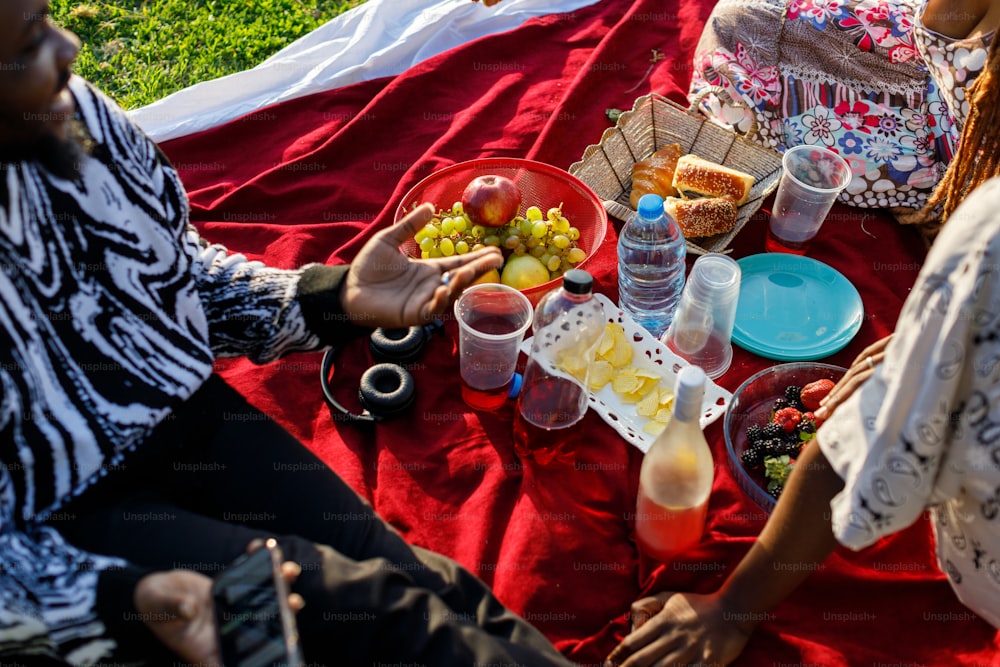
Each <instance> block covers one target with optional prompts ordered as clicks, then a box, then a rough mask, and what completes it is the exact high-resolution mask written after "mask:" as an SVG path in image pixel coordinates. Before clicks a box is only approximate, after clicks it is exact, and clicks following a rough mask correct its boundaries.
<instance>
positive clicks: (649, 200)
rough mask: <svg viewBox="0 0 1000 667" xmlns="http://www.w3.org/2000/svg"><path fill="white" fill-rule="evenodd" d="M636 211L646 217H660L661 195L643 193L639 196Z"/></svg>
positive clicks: (661, 212)
mask: <svg viewBox="0 0 1000 667" xmlns="http://www.w3.org/2000/svg"><path fill="white" fill-rule="evenodd" d="M636 213H638V214H639V215H641V216H642V217H644V218H647V219H649V218H653V219H655V218H658V217H660V216H661V215H663V197H661V196H660V195H654V194H648V195H643V196H642V197H640V198H639V206H637V207H636Z"/></svg>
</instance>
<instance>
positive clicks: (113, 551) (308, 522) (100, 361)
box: [0, 0, 569, 666]
mask: <svg viewBox="0 0 1000 667" xmlns="http://www.w3.org/2000/svg"><path fill="white" fill-rule="evenodd" d="M78 49H79V43H78V41H77V40H76V38H75V37H74V36H73V35H70V34H68V33H66V32H65V31H63V30H60V29H59V28H57V27H55V26H53V25H52V24H51V23H50V21H49V20H48V3H47V0H0V266H2V271H0V464H2V465H0V663H2V664H11V663H17V664H29V663H30V664H42V663H45V664H66V663H69V664H74V665H90V664H96V663H102V664H107V663H108V662H111V661H114V662H115V663H117V664H129V663H134V664H176V661H177V657H178V655H179V656H180V657H182V658H183V659H185V660H187V661H189V662H193V663H196V664H212V663H215V664H218V645H217V640H216V636H215V628H214V620H213V618H212V608H211V599H210V595H209V593H210V586H211V579H210V578H209V577H208V576H206V575H205V574H201V573H199V572H197V571H195V569H194V568H192V569H183V568H177V565H176V564H178V563H198V564H201V566H202V571H211V572H215V571H217V570H218V569H220V568H222V567H225V565H226V564H227V563H229V562H231V561H232V560H233V559H234V558H235V557H237V556H238V555H239V554H241V553H243V552H244V551H245V550H246V548H247V545H248V544H249V543H250V542H251V541H252V540H254V539H257V538H265V537H269V536H278V540H279V543H280V544H281V546H282V547H283V550H284V552H285V554H286V555H287V556H288V557H289V558H290V559H291V560H293V561H295V562H297V563H299V564H300V565H301V573H300V574H299V576H298V577H297V578H296V580H295V583H294V588H293V590H294V591H295V592H296V594H297V595H301V597H302V598H303V599H305V600H306V601H307V603H308V604H307V605H306V606H305V608H304V609H302V610H300V611H299V613H298V624H299V629H300V632H301V634H302V637H303V647H304V650H305V657H306V659H307V660H308V661H309V662H310V664H326V665H334V664H336V665H348V664H351V665H362V664H372V663H375V662H381V663H394V662H400V661H403V662H407V663H409V662H422V663H424V664H434V665H463V664H468V665H471V664H522V665H533V666H534V665H567V664H569V663H568V661H566V660H565V659H564V658H563V657H562V656H561V655H559V653H558V652H557V651H556V650H555V649H554V648H553V647H552V645H551V644H550V643H549V642H548V641H547V640H546V639H545V638H544V637H543V636H542V635H541V634H540V633H539V632H538V631H537V630H535V629H534V628H532V627H531V626H530V625H529V624H528V623H526V622H524V621H523V620H522V619H520V618H518V617H517V616H515V615H514V614H512V613H511V612H510V611H508V610H507V609H505V608H504V607H503V606H502V605H500V603H499V602H497V600H496V599H495V598H494V597H493V596H492V595H491V593H490V592H489V590H488V589H487V588H486V587H485V586H484V585H483V584H482V583H481V582H480V581H479V580H478V579H476V578H475V577H473V576H472V575H471V574H469V573H468V572H467V571H465V570H464V569H462V568H461V567H459V566H458V565H457V564H456V563H454V562H453V561H451V560H449V559H446V558H443V557H441V556H439V555H436V554H432V553H428V552H426V551H423V550H420V549H417V548H414V547H411V546H410V545H408V544H406V543H405V542H404V541H403V540H402V539H401V538H400V537H399V535H398V534H397V533H396V532H395V531H393V530H392V528H390V527H389V526H388V525H387V524H385V523H384V522H383V521H382V520H381V519H380V518H378V517H377V516H376V515H375V513H374V512H373V510H372V508H371V507H370V506H369V505H368V504H367V503H366V502H364V501H363V500H362V499H361V498H360V497H358V496H357V494H356V493H354V492H353V490H351V489H350V488H349V487H348V486H347V485H346V484H344V482H343V481H342V480H340V478H339V477H337V476H336V475H335V474H334V473H333V472H332V471H330V470H329V469H328V468H326V467H325V466H323V465H322V464H321V463H320V461H319V459H316V458H315V457H314V456H313V455H312V454H311V453H310V452H309V451H308V450H307V449H306V448H305V447H303V446H302V445H301V444H300V443H298V442H297V441H295V440H294V439H293V438H292V437H291V436H290V435H289V434H288V433H287V432H285V431H284V430H282V429H281V428H280V427H279V426H277V425H276V424H275V423H274V422H273V421H270V420H269V419H267V417H266V416H264V415H262V414H260V413H259V412H257V411H255V410H254V408H252V407H251V406H249V405H248V404H247V403H246V402H245V401H244V400H243V399H242V397H240V396H239V395H238V394H237V393H236V392H235V391H233V390H232V389H230V388H229V387H227V386H226V385H225V384H224V383H223V382H222V381H221V380H220V379H219V378H218V377H217V376H215V375H213V373H212V365H213V361H214V360H215V358H217V357H219V356H236V355H242V356H246V357H248V358H250V359H252V360H253V361H255V362H258V363H266V362H268V361H271V360H273V359H276V358H278V357H280V356H281V355H284V354H287V353H290V352H295V351H299V350H315V349H319V348H321V347H323V346H325V345H330V344H333V343H335V342H337V341H340V340H343V339H344V338H345V337H347V336H351V335H355V334H356V333H357V332H358V330H359V328H358V327H356V326H355V324H354V323H353V322H356V321H358V320H360V319H363V321H364V324H365V325H367V326H389V327H398V326H403V325H409V324H414V323H419V322H421V321H425V320H426V319H427V318H429V317H430V316H432V315H434V314H437V313H441V312H443V311H444V310H445V309H446V308H447V306H448V304H449V302H450V301H451V299H452V297H453V296H455V295H456V294H457V293H458V292H459V291H460V290H461V289H462V288H463V287H464V286H465V285H468V284H469V283H470V282H471V281H472V280H474V279H475V278H476V277H477V276H479V275H481V274H483V273H485V272H486V271H488V270H489V269H491V268H494V267H495V266H497V265H498V264H499V263H500V255H499V252H498V251H496V249H491V250H487V251H483V252H479V253H470V254H469V255H465V256H464V257H461V258H459V257H455V258H444V259H441V260H434V261H420V262H414V261H410V260H409V259H407V258H405V257H404V256H402V255H401V254H400V253H399V252H398V251H397V250H396V248H397V246H398V245H399V243H400V242H401V241H402V240H403V239H404V238H405V237H406V236H408V235H410V234H412V233H413V231H415V230H416V229H419V227H420V226H421V225H423V224H424V223H425V222H426V220H428V219H429V217H430V214H431V208H430V206H424V207H421V208H420V209H418V210H416V211H415V212H414V213H412V214H411V215H410V216H408V218H407V220H406V221H405V223H404V224H402V225H397V226H395V227H394V228H393V229H390V230H385V231H383V232H381V233H380V234H378V235H376V236H375V237H374V238H373V239H372V241H371V242H369V243H368V244H367V245H366V246H365V247H364V248H363V249H362V250H361V252H360V254H359V255H358V258H357V259H356V261H355V262H354V264H352V265H351V266H350V267H346V266H342V267H329V266H321V265H310V266H306V267H303V268H302V269H299V270H276V269H272V268H269V267H266V266H264V265H262V264H261V263H259V262H251V261H248V260H247V259H246V258H245V257H242V256H241V255H235V254H230V253H228V252H227V251H226V250H225V249H224V248H222V247H219V246H213V245H210V244H208V243H205V242H204V241H203V240H202V239H200V238H199V237H198V235H197V233H196V232H195V231H194V229H193V228H192V227H191V226H190V225H189V224H188V221H187V220H188V218H187V213H188V205H187V200H186V197H185V193H184V190H183V188H182V186H181V183H180V181H179V179H178V177H177V174H176V172H175V171H174V170H173V169H172V168H171V166H170V165H169V163H168V162H167V160H166V159H165V157H164V156H163V155H162V154H161V153H160V152H159V150H158V149H157V148H156V146H155V145H154V144H153V143H152V142H151V141H150V140H149V139H148V138H147V137H145V136H144V135H143V134H142V132H141V131H140V130H139V129H138V128H137V127H135V126H134V125H132V124H131V123H130V122H129V121H128V119H127V118H126V116H125V114H124V113H123V112H122V111H121V110H120V109H119V108H118V107H117V106H115V105H114V104H113V103H112V102H110V101H109V100H108V99H107V98H105V97H104V96H103V95H101V94H100V93H99V92H97V91H96V90H95V89H93V88H92V87H91V86H90V85H89V84H87V83H86V82H85V81H83V80H81V79H79V78H77V77H74V76H72V75H71V74H70V65H71V64H72V62H73V60H74V59H75V57H76V55H77V51H78ZM445 272H447V273H448V274H449V276H450V278H451V280H450V282H449V281H447V280H442V277H443V276H444V274H445ZM234 414H238V415H241V416H242V417H245V418H240V419H232V418H226V415H229V416H231V415H234ZM276 462H280V463H281V464H282V465H283V466H288V467H289V469H295V470H301V471H304V472H303V473H302V474H298V475H295V476H294V479H293V478H292V477H289V476H284V477H283V478H281V479H278V478H276V476H275V475H274V472H273V471H274V470H275V465H276ZM220 469H221V470H224V471H225V472H224V474H223V475H220V474H219V472H218V471H219V470H220ZM203 470H210V471H212V472H211V474H208V475H206V474H203V473H199V472H198V471H203ZM264 488H266V489H267V492H266V493H261V489H264ZM331 515H337V516H345V517H351V518H352V520H350V521H329V520H326V517H328V516H331ZM226 517H239V518H240V519H241V523H236V522H234V521H230V520H227V518H226ZM244 519H246V520H245V521H244Z"/></svg>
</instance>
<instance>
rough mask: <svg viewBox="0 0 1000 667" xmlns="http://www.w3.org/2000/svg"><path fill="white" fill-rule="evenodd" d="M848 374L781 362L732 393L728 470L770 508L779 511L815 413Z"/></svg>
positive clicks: (840, 369) (813, 430)
mask: <svg viewBox="0 0 1000 667" xmlns="http://www.w3.org/2000/svg"><path fill="white" fill-rule="evenodd" d="M846 372H847V369H846V368H843V367H841V366H834V365H831V364H823V363H818V362H811V361H810V362H795V363H787V364H778V365H777V366H772V367H770V368H767V369H765V370H763V371H760V372H759V373H757V374H755V375H753V376H751V377H750V378H748V379H747V380H746V381H745V382H744V383H743V384H742V385H740V387H739V388H738V389H737V390H736V391H735V392H734V393H733V398H732V401H731V402H730V404H729V409H728V410H727V411H726V419H725V423H724V424H725V426H724V431H725V436H726V449H727V451H728V454H729V468H730V471H731V472H732V474H733V476H734V477H735V478H736V482H737V483H738V484H739V486H740V488H741V489H743V491H744V492H745V493H746V494H747V495H748V496H750V498H751V499H753V501H754V502H755V503H757V505H758V506H760V508H761V509H762V510H764V511H765V512H768V513H770V512H771V510H772V509H774V504H775V502H776V501H777V499H778V496H780V495H781V490H782V488H784V484H785V480H787V479H788V475H789V474H790V473H791V471H792V469H793V468H794V467H795V461H796V459H798V456H799V453H800V452H801V451H802V448H804V447H808V446H809V443H810V442H811V441H812V439H813V437H814V436H815V434H816V428H817V427H818V426H819V424H818V423H817V422H818V420H817V419H816V416H815V414H814V413H813V411H814V410H815V409H816V408H818V407H819V401H820V399H822V398H823V397H824V396H826V394H827V393H829V391H830V390H831V389H833V386H834V384H836V382H837V381H838V380H839V379H840V378H841V377H842V376H843V375H844V373H846Z"/></svg>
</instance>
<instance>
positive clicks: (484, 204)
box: [462, 174, 521, 227]
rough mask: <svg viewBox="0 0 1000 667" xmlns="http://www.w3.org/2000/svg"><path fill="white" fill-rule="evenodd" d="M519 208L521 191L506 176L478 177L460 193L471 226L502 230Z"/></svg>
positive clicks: (490, 175) (489, 175)
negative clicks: (499, 228)
mask: <svg viewBox="0 0 1000 667" xmlns="http://www.w3.org/2000/svg"><path fill="white" fill-rule="evenodd" d="M520 206H521V191H520V190H519V189H518V187H517V185H516V184H515V183H514V181H512V180H510V179H509V178H507V177H506V176H495V175H493V174H488V175H485V176H477V177H476V178H474V179H472V181H470V182H469V184H468V185H467V186H466V187H465V192H463V193H462V209H463V210H464V211H465V213H466V215H468V216H469V220H471V221H472V224H474V225H482V226H483V227H503V226H504V225H506V224H507V223H508V222H510V221H511V220H512V219H513V218H514V216H515V215H517V210H518V208H520Z"/></svg>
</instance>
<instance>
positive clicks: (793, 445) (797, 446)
mask: <svg viewBox="0 0 1000 667" xmlns="http://www.w3.org/2000/svg"><path fill="white" fill-rule="evenodd" d="M801 449H802V443H801V441H800V440H798V439H795V440H794V441H792V440H785V441H784V442H782V443H781V446H780V447H778V453H777V456H782V455H784V454H788V456H790V457H792V458H793V459H797V458H798V457H799V450H801Z"/></svg>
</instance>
